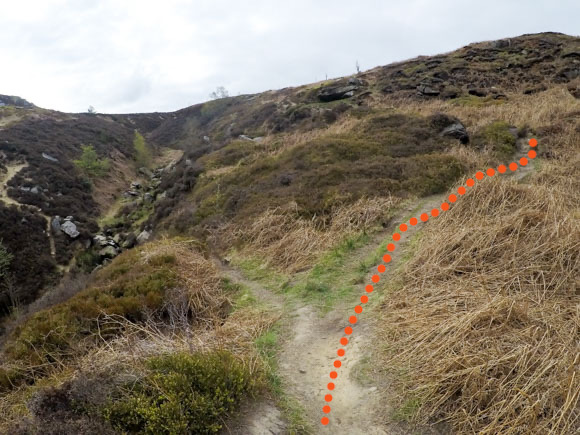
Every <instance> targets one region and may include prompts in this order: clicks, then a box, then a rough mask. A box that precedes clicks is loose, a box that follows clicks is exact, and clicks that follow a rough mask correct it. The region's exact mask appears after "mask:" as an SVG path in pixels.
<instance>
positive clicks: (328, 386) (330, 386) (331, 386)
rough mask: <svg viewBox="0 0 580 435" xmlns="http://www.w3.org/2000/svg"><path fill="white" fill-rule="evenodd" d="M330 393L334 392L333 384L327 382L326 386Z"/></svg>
mask: <svg viewBox="0 0 580 435" xmlns="http://www.w3.org/2000/svg"><path fill="white" fill-rule="evenodd" d="M326 387H327V388H328V389H329V390H330V391H332V390H334V382H329V383H328V385H327V386H326Z"/></svg>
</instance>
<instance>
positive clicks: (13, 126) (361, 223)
mask: <svg viewBox="0 0 580 435" xmlns="http://www.w3.org/2000/svg"><path fill="white" fill-rule="evenodd" d="M579 52H580V42H579V39H578V38H574V37H568V36H566V35H561V34H555V33H546V34H538V35H525V36H522V37H518V38H513V39H509V40H501V41H492V42H483V43H477V44H471V45H469V46H467V47H464V48H461V49H459V50H457V51H455V52H452V53H448V54H444V55H439V56H433V57H419V58H416V59H411V60H409V61H405V62H401V63H397V64H392V65H388V66H385V67H378V68H375V69H373V70H370V71H367V72H363V73H359V74H357V75H356V76H353V77H346V78H341V79H337V80H330V81H326V82H320V83H316V84H311V85H306V86H301V87H298V88H286V89H282V90H280V91H269V92H265V93H262V94H257V95H241V96H237V97H227V96H224V97H223V98H218V99H214V100H212V101H209V102H206V103H203V104H198V105H195V106H191V107H188V108H185V109H183V110H179V111H177V112H174V113H166V114H159V113H153V114H131V115H101V114H98V115H97V114H95V113H91V114H77V115H70V114H63V113H58V112H53V111H50V110H44V109H40V108H37V107H35V106H33V105H31V104H30V103H27V102H26V101H25V100H22V99H19V98H16V97H5V96H0V103H2V104H0V127H1V128H0V177H2V178H1V180H2V186H0V187H1V190H0V316H1V317H2V318H3V319H4V320H3V323H2V327H3V330H2V332H3V335H2V336H0V345H1V349H0V415H2V418H1V420H0V431H2V432H10V433H23V434H24V433H39V432H42V433H54V434H56V433H63V432H64V433H103V434H108V433H111V434H112V433H215V432H218V431H220V430H221V429H222V428H223V426H224V424H225V422H226V421H227V419H228V418H229V417H230V416H231V415H232V413H234V412H235V411H236V410H237V409H239V407H240V406H241V405H243V404H244V403H247V401H248V400H247V399H249V398H250V397H253V396H263V395H264V394H271V395H273V396H275V399H276V400H270V401H269V402H271V404H272V406H274V405H276V406H278V407H280V408H281V409H282V410H283V411H284V418H285V419H286V420H288V421H289V423H288V427H290V428H299V429H298V430H302V431H305V430H306V429H305V428H306V425H305V424H302V423H296V421H299V420H300V419H299V418H298V417H296V416H297V415H298V414H300V413H301V412H302V411H300V410H299V408H298V407H296V406H293V405H291V403H292V402H291V400H290V399H289V398H288V397H287V394H288V393H287V392H285V391H284V384H283V383H282V382H281V381H280V378H279V377H278V375H277V373H276V370H277V369H280V370H283V369H284V367H283V366H282V365H279V364H278V362H277V361H276V358H277V352H278V349H277V345H278V344H277V342H276V339H275V338H276V331H277V329H275V330H272V329H270V328H272V326H273V324H274V323H275V322H276V320H277V319H278V317H279V316H281V315H282V316H284V315H285V313H282V311H283V310H286V308H287V307H286V305H285V304H284V303H282V302H277V300H278V299H277V298H282V299H284V300H285V301H287V302H290V304H288V305H292V304H293V303H299V304H311V305H312V307H314V308H312V311H311V313H312V316H313V317H315V316H316V313H315V308H320V309H321V310H324V309H327V308H328V307H329V306H330V305H331V304H330V303H329V301H332V302H336V301H338V300H339V299H340V298H343V299H345V300H346V299H347V298H349V297H351V296H352V291H351V290H352V289H353V288H354V286H355V285H358V284H360V283H361V282H363V280H364V279H365V277H366V275H367V273H368V271H369V268H370V267H371V266H372V265H373V264H374V263H376V261H377V260H378V259H379V258H380V257H381V256H382V252H381V255H379V254H378V253H375V252H374V250H375V247H374V246H370V243H375V242H376V243H379V242H378V241H377V239H376V238H377V237H382V236H380V235H381V234H383V231H388V232H389V231H390V229H389V228H390V227H391V225H393V224H394V223H393V222H392V218H393V216H395V215H397V216H402V215H404V214H406V213H407V212H411V210H413V208H414V207H415V206H416V205H417V204H420V203H421V201H422V198H423V197H428V196H430V195H433V194H443V193H445V192H447V191H448V189H450V188H453V187H454V186H456V185H457V183H458V182H460V181H463V180H464V178H465V177H466V176H467V175H469V176H472V172H473V171H475V170H481V169H485V168H486V167H488V165H497V164H499V163H500V162H502V163H506V162H508V161H509V160H510V159H513V157H514V155H515V154H516V153H517V152H518V146H520V145H521V143H522V141H524V139H525V138H527V137H529V136H530V135H534V136H535V137H537V138H538V140H539V143H540V146H539V147H538V150H537V151H538V156H539V158H538V159H537V160H536V161H534V162H533V165H534V166H533V170H532V171H531V172H530V174H529V175H527V176H526V177H525V178H524V179H522V180H514V179H509V178H506V177H503V178H499V177H496V178H495V179H491V180H488V179H486V180H484V181H483V182H481V183H478V184H477V186H476V187H475V188H473V189H469V191H468V193H467V194H466V195H464V196H463V197H462V198H461V201H458V202H457V204H455V205H454V206H453V207H452V209H451V210H450V211H449V212H446V213H445V214H442V215H441V217H439V218H437V220H434V221H433V222H431V221H430V222H429V223H428V224H427V225H426V227H425V228H424V230H423V231H422V232H420V234H419V237H418V239H417V240H414V241H413V243H412V249H411V251H409V252H406V253H405V257H404V259H403V260H400V261H406V264H405V266H404V267H403V268H401V269H400V270H398V271H397V273H396V276H394V279H393V280H389V281H390V282H391V284H390V285H389V286H388V287H387V288H386V289H385V290H387V292H386V293H385V296H384V300H383V303H382V305H381V306H378V307H374V308H373V309H372V310H371V309H368V310H367V309H366V308H365V315H366V314H367V313H368V315H369V316H373V315H375V316H376V318H377V322H378V326H379V328H378V332H377V334H378V335H377V341H376V343H377V346H376V348H377V352H378V356H379V358H381V359H382V363H381V364H379V366H380V367H381V368H383V369H382V370H378V371H377V372H376V375H377V376H379V377H380V378H381V379H386V380H387V381H388V382H389V385H392V386H393V387H394V388H396V395H397V397H399V398H400V401H399V403H395V405H396V406H395V408H396V409H395V412H394V413H390V414H389V415H384V416H383V417H384V420H385V422H386V421H389V420H392V419H398V420H408V421H410V422H411V423H412V424H424V425H431V424H433V423H435V422H438V421H443V422H446V423H447V424H448V425H449V426H448V427H451V428H452V429H453V430H454V431H456V432H458V433H489V434H492V433H493V434H495V433H506V434H507V433H513V434H515V433H526V432H531V433H550V432H553V433H574V432H575V431H578V429H579V428H580V426H579V422H580V415H579V411H578V409H579V407H578V403H579V400H580V399H579V393H578V392H579V391H580V385H579V383H578V382H579V381H578V379H579V378H578V368H579V366H580V360H579V357H578V355H580V348H579V347H578V335H579V333H580V331H579V329H578V328H579V326H578V325H579V323H580V321H579V319H578V309H577V307H578V303H579V299H578V298H579V295H578V278H577V277H578V275H579V273H578V272H580V270H579V268H580V257H579V256H578V252H579V249H580V228H579V227H578V216H579V213H580V211H579V210H578V204H579V203H580V197H578V192H579V191H580V186H579V185H578V182H577V177H576V172H577V167H578V165H579V164H580V162H578V155H579V150H578V143H579V141H580V137H579V135H580V124H579V123H580V121H579V120H580V100H579V99H578V95H579V94H578V88H579V86H580V85H579V83H580V82H579V80H580V69H579V67H578V60H577V58H578V56H579V55H578V53H579ZM83 144H87V146H84V145H83ZM89 144H90V145H89ZM165 147H169V148H173V149H174V150H181V151H182V152H183V154H182V155H181V153H178V154H174V155H177V156H178V157H177V158H175V159H168V160H166V161H163V162H162V163H161V160H160V154H161V150H162V149H165V150H166V148H165ZM172 160H173V161H172ZM530 165H532V164H530ZM4 184H6V186H4ZM129 185H130V187H129ZM103 204H104V205H103ZM107 206H110V208H107ZM407 207H409V208H407ZM65 217H66V218H65ZM63 218H64V219H63ZM397 223H398V222H397ZM63 227H65V228H64V229H66V232H65V231H64V229H63ZM386 229H388V230H386ZM389 235H390V234H389ZM383 236H384V235H383ZM381 242H382V239H381ZM366 245H368V248H365V246H366ZM358 249H361V250H365V249H366V253H365V254H364V256H361V258H351V257H350V255H351V254H353V253H354V252H355V251H357V250H358ZM383 250H384V249H383ZM371 251H372V252H371ZM357 252H358V251H357ZM360 255H362V254H360ZM218 258H221V259H222V261H223V262H222V263H221V264H220V263H219V260H218ZM230 260H231V264H229V265H227V263H230ZM232 265H233V266H232ZM235 267H240V268H242V269H243V270H244V273H245V274H246V275H247V276H248V277H250V278H253V279H254V278H255V279H256V280H259V281H260V282H262V283H266V284H268V285H269V286H270V287H271V288H272V289H274V290H277V291H279V293H280V294H278V295H273V294H266V295H264V294H261V295H260V298H258V295H257V294H254V293H255V292H260V291H262V292H263V289H262V290H261V288H260V287H258V286H253V285H252V282H250V281H244V280H241V282H245V283H249V284H248V287H247V288H246V286H245V284H244V285H242V284H239V283H238V284H234V283H233V282H231V281H230V280H228V279H226V278H225V275H226V274H227V275H228V276H230V277H231V276H232V273H234V276H237V275H235V273H237V271H235V272H232V270H233V268H235ZM355 269H356V270H355ZM63 276H64V278H63ZM270 284H271V285H270ZM262 298H264V299H265V300H267V302H268V304H269V305H272V307H270V308H265V307H264V306H263V305H262V304H261V303H259V302H260V301H261V299H262ZM313 301H314V302H313ZM349 301H350V299H349ZM349 303H350V302H349ZM309 308H310V307H309ZM373 310H374V311H373ZM278 311H280V312H278ZM309 313H310V311H309ZM337 313H338V311H337V312H335V313H334V314H336V315H338V314H337ZM342 314H343V313H342V312H340V315H342ZM284 320H287V319H286V318H285V319H284ZM285 324H286V323H285V322H281V323H280V324H279V325H277V327H276V328H283V327H284V325H285ZM310 332H311V331H309V333H310ZM265 348H266V349H265ZM358 351H362V350H361V349H359V350H358ZM296 369H297V367H293V368H292V370H294V371H296ZM301 371H302V370H301ZM293 373H294V372H293ZM309 375H310V373H309V372H307V371H305V373H301V374H300V375H299V376H300V377H302V376H303V379H306V380H307V381H308V382H314V380H312V379H310V380H308V379H309V378H308V376H309ZM301 379H302V378H301ZM268 397H269V396H268ZM385 400H388V401H392V400H393V397H392V396H391V397H387V398H386V399H385ZM389 403H390V402H389ZM305 415H306V414H305Z"/></svg>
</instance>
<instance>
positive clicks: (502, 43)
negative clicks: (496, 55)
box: [491, 39, 512, 48]
mask: <svg viewBox="0 0 580 435" xmlns="http://www.w3.org/2000/svg"><path fill="white" fill-rule="evenodd" d="M511 45H512V41H511V39H500V40H498V41H493V42H492V43H491V46H492V47H493V48H506V47H510V46H511Z"/></svg>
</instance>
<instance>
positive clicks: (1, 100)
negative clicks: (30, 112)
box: [0, 95, 35, 109]
mask: <svg viewBox="0 0 580 435" xmlns="http://www.w3.org/2000/svg"><path fill="white" fill-rule="evenodd" d="M2 106H14V107H21V108H25V109H31V108H33V107H35V106H34V104H32V103H29V102H28V101H26V100H25V99H24V98H20V97H15V96H12V95H0V107H2Z"/></svg>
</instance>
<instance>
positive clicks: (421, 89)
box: [417, 84, 441, 97]
mask: <svg viewBox="0 0 580 435" xmlns="http://www.w3.org/2000/svg"><path fill="white" fill-rule="evenodd" d="M417 93H418V94H419V95H425V96H427V97H436V96H437V95H439V94H440V93H441V92H440V91H439V90H438V89H435V88H432V87H431V86H429V85H425V84H420V85H419V86H417Z"/></svg>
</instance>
